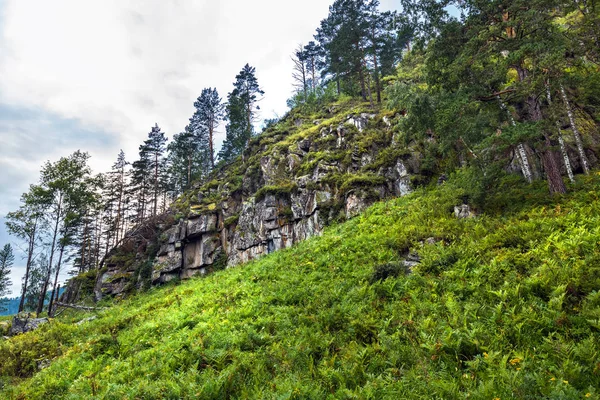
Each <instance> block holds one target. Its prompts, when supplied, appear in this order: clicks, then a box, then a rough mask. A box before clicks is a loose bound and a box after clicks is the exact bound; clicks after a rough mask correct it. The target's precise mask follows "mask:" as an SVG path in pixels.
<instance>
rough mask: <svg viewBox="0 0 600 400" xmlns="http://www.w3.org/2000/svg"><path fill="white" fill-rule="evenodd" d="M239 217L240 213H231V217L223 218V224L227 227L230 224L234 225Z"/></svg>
mask: <svg viewBox="0 0 600 400" xmlns="http://www.w3.org/2000/svg"><path fill="white" fill-rule="evenodd" d="M239 219H240V215H239V214H236V215H232V216H231V217H229V218H226V219H225V221H224V222H223V225H224V226H225V227H229V226H231V225H235V224H237V222H238V221H239Z"/></svg>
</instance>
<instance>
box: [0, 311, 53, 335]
mask: <svg viewBox="0 0 600 400" xmlns="http://www.w3.org/2000/svg"><path fill="white" fill-rule="evenodd" d="M46 323H48V318H31V317H30V316H29V315H28V314H19V315H16V316H15V317H14V318H13V319H12V324H11V326H10V330H9V331H8V335H9V336H15V335H20V334H21V333H26V332H30V331H34V330H36V329H37V328H39V327H40V326H41V325H43V324H46Z"/></svg>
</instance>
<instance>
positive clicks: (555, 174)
mask: <svg viewBox="0 0 600 400" xmlns="http://www.w3.org/2000/svg"><path fill="white" fill-rule="evenodd" d="M527 106H528V108H529V115H530V118H531V120H532V121H535V122H537V121H541V120H543V118H544V116H543V115H542V109H541V107H540V103H539V102H538V100H537V98H536V97H533V96H529V97H528V98H527ZM543 135H544V150H543V151H542V163H543V165H544V170H545V171H546V178H547V179H548V188H549V190H550V194H556V193H567V188H566V186H565V182H564V181H563V179H562V176H561V174H560V168H559V167H558V163H557V162H556V157H555V155H554V151H552V143H551V142H550V137H549V136H548V135H547V134H546V132H544V133H543Z"/></svg>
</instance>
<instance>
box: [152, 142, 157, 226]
mask: <svg viewBox="0 0 600 400" xmlns="http://www.w3.org/2000/svg"><path fill="white" fill-rule="evenodd" d="M157 209H158V152H156V153H155V154H154V213H153V214H152V215H153V216H156V212H157Z"/></svg>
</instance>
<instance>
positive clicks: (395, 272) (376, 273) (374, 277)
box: [369, 262, 406, 283]
mask: <svg viewBox="0 0 600 400" xmlns="http://www.w3.org/2000/svg"><path fill="white" fill-rule="evenodd" d="M403 274H406V267H404V265H403V264H400V263H397V262H396V263H385V264H379V265H377V266H375V268H374V269H373V273H372V274H371V278H369V282H370V283H375V282H379V281H383V280H386V279H388V278H396V277H398V276H400V275H403Z"/></svg>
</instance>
